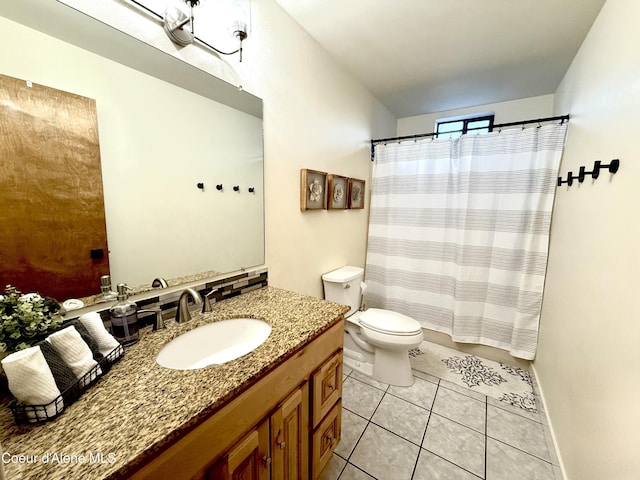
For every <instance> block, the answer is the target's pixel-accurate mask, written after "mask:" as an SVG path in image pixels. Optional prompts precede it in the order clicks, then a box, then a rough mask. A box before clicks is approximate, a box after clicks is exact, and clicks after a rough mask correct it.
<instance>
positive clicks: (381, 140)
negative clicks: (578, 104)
mask: <svg viewBox="0 0 640 480" xmlns="http://www.w3.org/2000/svg"><path fill="white" fill-rule="evenodd" d="M557 120H560V124H561V125H562V124H563V123H564V122H567V121H569V115H559V116H557V117H546V118H536V119H534V120H522V121H520V122H509V123H497V124H495V125H493V130H496V129H498V130H500V129H501V128H504V127H515V126H516V125H522V126H524V125H528V124H530V123H543V122H555V121H557ZM447 133H449V132H447ZM436 135H438V133H437V132H431V133H418V134H416V135H405V136H403V137H391V138H378V139H376V140H371V161H373V160H374V155H375V148H376V145H377V144H379V143H388V142H401V141H402V140H417V139H418V138H425V137H433V136H436Z"/></svg>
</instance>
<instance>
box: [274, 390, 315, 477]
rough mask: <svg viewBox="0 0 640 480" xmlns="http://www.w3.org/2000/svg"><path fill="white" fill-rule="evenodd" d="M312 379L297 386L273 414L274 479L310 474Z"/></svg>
mask: <svg viewBox="0 0 640 480" xmlns="http://www.w3.org/2000/svg"><path fill="white" fill-rule="evenodd" d="M308 398H309V386H308V383H306V382H305V383H304V385H303V386H302V387H300V388H298V389H297V390H295V391H294V392H293V393H292V394H291V395H289V397H287V399H286V400H284V402H282V403H281V404H280V406H279V407H278V408H277V409H276V411H275V412H274V413H273V414H272V415H271V456H272V458H273V463H272V465H273V467H272V468H273V470H272V473H273V479H274V480H300V479H307V478H308V457H309V456H308V444H309V443H308V438H309V420H308V414H307V411H308Z"/></svg>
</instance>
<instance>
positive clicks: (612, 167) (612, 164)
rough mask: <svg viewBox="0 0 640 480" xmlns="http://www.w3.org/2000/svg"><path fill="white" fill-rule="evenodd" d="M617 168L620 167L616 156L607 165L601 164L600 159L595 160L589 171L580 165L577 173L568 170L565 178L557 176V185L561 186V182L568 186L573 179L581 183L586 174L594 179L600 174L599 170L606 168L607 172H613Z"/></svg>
mask: <svg viewBox="0 0 640 480" xmlns="http://www.w3.org/2000/svg"><path fill="white" fill-rule="evenodd" d="M619 168H620V160H619V159H617V158H614V159H613V160H611V162H610V163H609V164H608V165H602V162H601V161H600V160H596V161H595V162H594V163H593V170H591V171H590V172H587V171H586V167H584V166H582V167H580V171H579V173H578V175H573V172H569V173H567V179H566V180H562V177H558V186H561V185H562V184H563V183H566V184H567V185H568V186H569V187H570V186H571V185H573V181H574V180H575V179H578V182H580V183H582V182H584V179H585V177H586V176H587V175H591V178H592V179H594V180H595V179H597V178H598V177H599V176H600V170H602V169H608V170H609V173H611V174H614V173H616V172H617V171H618V169H619Z"/></svg>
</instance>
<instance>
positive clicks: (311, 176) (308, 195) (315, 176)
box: [300, 168, 327, 211]
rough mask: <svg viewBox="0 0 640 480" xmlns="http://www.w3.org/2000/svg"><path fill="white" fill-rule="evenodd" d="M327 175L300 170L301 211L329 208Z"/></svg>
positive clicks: (314, 171)
mask: <svg viewBox="0 0 640 480" xmlns="http://www.w3.org/2000/svg"><path fill="white" fill-rule="evenodd" d="M326 190H327V174H326V173H325V172H320V171H318V170H309V169H306V168H303V169H302V170H300V210H302V211H305V210H324V209H325V208H327V202H326V198H327V192H326Z"/></svg>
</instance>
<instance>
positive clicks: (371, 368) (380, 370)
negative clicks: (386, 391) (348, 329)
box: [343, 345, 413, 387]
mask: <svg viewBox="0 0 640 480" xmlns="http://www.w3.org/2000/svg"><path fill="white" fill-rule="evenodd" d="M404 354H405V355H404V356H405V357H406V362H404V361H403V360H404V359H403V356H402V352H393V351H381V350H379V349H378V350H376V353H375V357H374V359H373V363H371V362H369V361H367V359H366V358H365V357H364V355H362V353H360V352H358V351H355V350H351V349H349V348H347V346H346V345H345V349H344V354H343V363H344V365H345V366H346V367H348V368H351V369H352V370H355V371H356V372H360V373H362V374H363V375H366V376H367V377H371V378H373V379H374V380H377V381H379V382H382V383H388V384H389V385H396V386H399V387H410V386H411V385H413V374H412V373H411V364H410V363H409V355H408V353H407V352H404Z"/></svg>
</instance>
